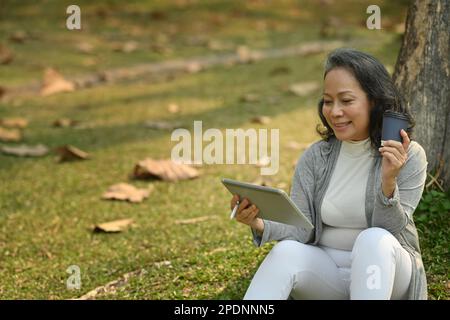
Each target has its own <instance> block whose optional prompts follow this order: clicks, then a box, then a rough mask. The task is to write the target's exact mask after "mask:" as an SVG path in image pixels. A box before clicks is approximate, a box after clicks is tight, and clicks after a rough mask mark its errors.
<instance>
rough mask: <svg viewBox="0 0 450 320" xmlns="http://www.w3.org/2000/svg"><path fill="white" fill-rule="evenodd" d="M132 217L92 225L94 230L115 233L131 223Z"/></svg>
mask: <svg viewBox="0 0 450 320" xmlns="http://www.w3.org/2000/svg"><path fill="white" fill-rule="evenodd" d="M133 222H134V221H133V219H120V220H114V221H109V222H104V223H99V224H96V225H95V226H94V230H93V231H94V232H107V233H115V232H121V231H123V230H125V229H126V228H128V227H129V226H130V225H131V224H133Z"/></svg>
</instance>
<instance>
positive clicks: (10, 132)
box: [0, 127, 22, 142]
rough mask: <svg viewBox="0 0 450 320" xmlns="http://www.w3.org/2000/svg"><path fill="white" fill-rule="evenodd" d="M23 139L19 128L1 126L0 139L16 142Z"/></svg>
mask: <svg viewBox="0 0 450 320" xmlns="http://www.w3.org/2000/svg"><path fill="white" fill-rule="evenodd" d="M21 139H22V133H21V132H20V130H18V129H5V128H2V127H0V141H4V142H16V141H20V140H21Z"/></svg>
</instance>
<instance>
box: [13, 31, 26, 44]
mask: <svg viewBox="0 0 450 320" xmlns="http://www.w3.org/2000/svg"><path fill="white" fill-rule="evenodd" d="M27 38H28V34H27V33H26V32H25V31H23V30H17V31H15V32H14V33H13V34H11V35H10V36H9V40H10V41H12V42H16V43H23V42H25V40H27Z"/></svg>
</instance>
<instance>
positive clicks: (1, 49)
mask: <svg viewBox="0 0 450 320" xmlns="http://www.w3.org/2000/svg"><path fill="white" fill-rule="evenodd" d="M13 60H14V55H13V54H12V52H11V50H9V49H8V48H7V47H5V46H3V45H0V64H9V63H11V62H12V61H13Z"/></svg>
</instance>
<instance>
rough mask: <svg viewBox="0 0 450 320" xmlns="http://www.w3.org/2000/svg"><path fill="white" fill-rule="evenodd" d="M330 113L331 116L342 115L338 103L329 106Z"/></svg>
mask: <svg viewBox="0 0 450 320" xmlns="http://www.w3.org/2000/svg"><path fill="white" fill-rule="evenodd" d="M330 114H331V115H332V116H333V117H340V116H342V114H343V112H342V109H341V108H340V107H339V105H338V104H333V106H332V108H331V111H330Z"/></svg>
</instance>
